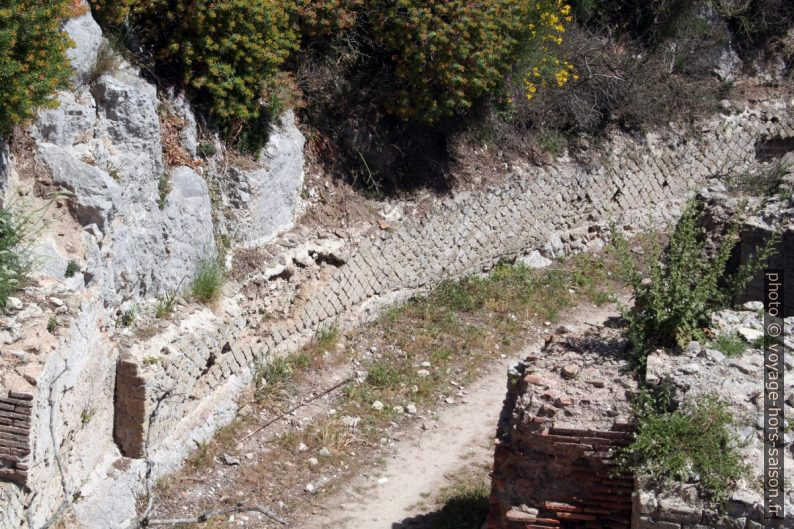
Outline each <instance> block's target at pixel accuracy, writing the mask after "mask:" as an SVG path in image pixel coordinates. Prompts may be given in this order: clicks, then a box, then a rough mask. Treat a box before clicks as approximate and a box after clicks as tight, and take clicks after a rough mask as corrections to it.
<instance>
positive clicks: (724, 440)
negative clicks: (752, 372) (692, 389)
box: [618, 390, 748, 503]
mask: <svg viewBox="0 0 794 529" xmlns="http://www.w3.org/2000/svg"><path fill="white" fill-rule="evenodd" d="M659 404H660V402H659V400H658V399H655V398H654V397H653V396H651V394H650V392H648V391H647V390H646V391H643V392H642V393H640V395H639V396H638V397H637V399H636V400H635V402H634V404H633V406H634V413H635V416H636V419H637V433H636V437H635V439H634V442H632V443H631V444H630V445H629V446H628V447H626V448H624V449H622V450H621V452H620V454H619V456H618V463H619V465H618V466H619V469H620V470H621V471H623V472H625V471H631V472H634V473H636V474H638V475H641V476H646V477H648V478H650V479H651V480H652V481H653V482H654V483H655V484H657V485H659V486H666V485H669V484H671V483H697V484H698V486H699V488H700V492H701V493H702V494H704V495H705V496H706V497H708V498H709V499H711V500H713V501H716V502H718V503H723V502H725V501H727V499H728V498H729V497H730V494H731V490H732V488H733V486H734V485H735V483H736V481H737V480H739V478H741V477H742V476H744V475H746V473H747V471H748V469H747V468H746V466H745V465H744V463H743V462H742V458H741V454H740V453H739V450H738V447H739V443H738V440H737V439H736V438H735V436H734V434H733V433H732V426H733V424H734V420H733V414H732V413H731V412H730V410H728V408H727V406H726V404H725V403H724V402H722V401H720V400H719V399H718V398H717V397H716V396H714V395H704V396H702V397H700V398H698V399H697V400H692V401H690V402H687V403H685V404H684V405H683V406H682V407H681V408H680V409H677V410H674V411H669V410H668V409H665V406H660V405H659Z"/></svg>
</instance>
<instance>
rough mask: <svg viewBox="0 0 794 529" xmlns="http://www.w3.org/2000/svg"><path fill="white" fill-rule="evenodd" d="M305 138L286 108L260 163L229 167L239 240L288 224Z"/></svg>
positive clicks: (256, 238)
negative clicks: (251, 168)
mask: <svg viewBox="0 0 794 529" xmlns="http://www.w3.org/2000/svg"><path fill="white" fill-rule="evenodd" d="M305 142H306V140H305V138H304V137H303V135H302V134H301V132H300V131H299V130H298V127H297V125H296V124H295V115H294V114H293V113H292V111H289V112H287V113H285V114H284V116H282V118H281V121H280V123H279V124H278V125H277V126H274V127H273V128H272V131H271V134H270V139H269V140H268V143H267V145H266V146H265V148H264V149H262V151H261V153H260V158H261V160H262V161H263V162H264V167H263V168H261V169H258V170H254V171H241V170H232V171H230V173H231V176H232V178H233V179H234V180H236V188H234V189H232V190H230V194H232V195H233V196H234V201H235V202H236V204H235V205H237V206H238V207H240V208H241V209H242V210H243V211H242V212H241V217H240V223H241V224H242V226H240V228H239V233H240V237H241V238H242V240H241V242H242V244H244V245H246V246H255V245H258V244H262V243H265V242H267V241H269V240H270V239H272V238H273V237H274V236H275V235H276V234H277V233H279V232H280V231H283V230H284V229H285V228H287V227H289V226H291V225H292V222H293V221H294V219H295V215H296V213H297V210H298V208H299V206H300V201H301V199H300V190H301V187H302V186H303V176H304V173H303V161H304V157H303V145H304V144H305Z"/></svg>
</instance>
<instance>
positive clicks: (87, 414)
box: [80, 408, 96, 426]
mask: <svg viewBox="0 0 794 529" xmlns="http://www.w3.org/2000/svg"><path fill="white" fill-rule="evenodd" d="M95 413H96V410H95V409H94V408H86V409H84V410H83V411H82V412H80V422H81V423H82V424H83V426H85V425H87V424H88V423H90V422H91V419H93V418H94V414H95Z"/></svg>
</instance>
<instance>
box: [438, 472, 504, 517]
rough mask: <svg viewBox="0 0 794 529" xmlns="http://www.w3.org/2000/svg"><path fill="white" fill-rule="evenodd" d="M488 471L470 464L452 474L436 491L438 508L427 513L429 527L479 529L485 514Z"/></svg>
mask: <svg viewBox="0 0 794 529" xmlns="http://www.w3.org/2000/svg"><path fill="white" fill-rule="evenodd" d="M489 470H490V468H489V466H486V467H485V468H483V467H482V466H481V465H470V466H469V467H467V468H465V469H462V470H461V471H458V472H457V473H455V475H453V476H451V478H450V484H449V485H447V486H446V487H444V488H443V489H442V490H441V491H440V493H439V497H438V502H439V503H440V504H441V508H440V509H439V510H438V511H436V512H434V513H432V514H430V515H429V516H428V518H429V520H428V521H427V527H428V529H480V527H482V525H483V524H484V523H485V519H486V518H487V517H488V498H489V497H490V494H491V488H490V479H489V478H488V471H489Z"/></svg>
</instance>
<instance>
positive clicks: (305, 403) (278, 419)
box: [238, 377, 355, 443]
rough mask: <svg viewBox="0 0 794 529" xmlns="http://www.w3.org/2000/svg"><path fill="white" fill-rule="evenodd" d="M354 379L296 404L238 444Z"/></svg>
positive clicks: (344, 381) (241, 440) (335, 385)
mask: <svg viewBox="0 0 794 529" xmlns="http://www.w3.org/2000/svg"><path fill="white" fill-rule="evenodd" d="M354 378H355V377H348V378H346V379H345V380H343V381H341V382H339V383H337V384H334V385H333V386H331V387H330V388H328V389H326V390H325V391H323V392H321V393H318V394H317V395H314V396H313V397H311V398H308V399H304V400H302V401H300V402H299V403H298V404H296V405H295V406H293V407H292V408H290V409H288V410H287V411H285V412H284V413H281V414H280V415H277V416H276V417H273V418H272V419H270V420H269V421H267V422H266V423H265V424H263V425H262V426H260V427H259V428H257V429H256V430H254V431H253V432H251V433H249V434H248V435H246V436H245V437H243V438H242V439H240V440H239V441H238V443H243V442H245V441H246V440H247V439H249V438H250V437H251V436H253V435H256V434H257V433H259V432H261V431H262V430H264V429H265V428H267V427H268V426H270V425H271V424H273V423H275V422H278V421H280V420H281V419H284V418H285V417H287V416H289V415H290V414H291V413H292V412H294V411H295V410H298V409H300V408H302V407H304V406H306V405H307V404H310V403H312V402H314V401H315V400H317V399H319V398H320V397H324V396H325V395H328V394H329V393H331V392H332V391H334V390H337V389H339V388H341V387H342V386H344V385H345V384H347V383H349V382H350V381H352V380H353V379H354Z"/></svg>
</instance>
